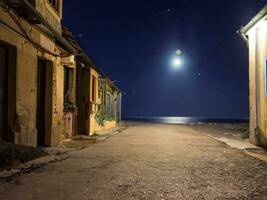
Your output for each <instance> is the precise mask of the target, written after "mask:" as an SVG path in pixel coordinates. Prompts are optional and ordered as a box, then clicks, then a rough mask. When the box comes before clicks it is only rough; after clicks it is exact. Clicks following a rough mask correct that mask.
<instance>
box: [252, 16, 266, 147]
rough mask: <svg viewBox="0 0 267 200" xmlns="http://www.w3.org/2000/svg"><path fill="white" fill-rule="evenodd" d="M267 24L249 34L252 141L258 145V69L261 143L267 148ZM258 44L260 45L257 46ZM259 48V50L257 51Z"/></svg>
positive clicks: (260, 23)
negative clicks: (266, 84)
mask: <svg viewBox="0 0 267 200" xmlns="http://www.w3.org/2000/svg"><path fill="white" fill-rule="evenodd" d="M266 42H267V24H266V22H262V21H261V22H259V23H258V24H257V25H256V26H255V27H254V28H253V29H252V30H250V32H249V79H250V80H249V82H250V141H251V142H252V143H253V144H256V137H255V132H254V130H255V128H256V80H255V79H256V75H255V74H256V73H255V71H256V69H257V70H258V92H259V100H258V103H259V129H260V130H259V131H260V135H259V142H260V145H261V146H267V97H266V95H265V78H266V77H265V63H266V58H267V45H266V44H267V43H266ZM257 43H258V45H257ZM257 48H258V49H257Z"/></svg>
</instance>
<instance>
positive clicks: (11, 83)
mask: <svg viewBox="0 0 267 200" xmlns="http://www.w3.org/2000/svg"><path fill="white" fill-rule="evenodd" d="M0 45H1V46H2V47H4V48H6V50H7V57H6V59H7V64H6V91H5V95H6V98H5V103H6V109H5V111H6V115H5V119H4V122H5V123H6V125H5V127H4V131H5V132H6V134H5V135H3V136H1V135H0V139H2V140H4V141H7V142H11V143H14V142H15V133H14V131H15V130H14V127H15V123H16V119H17V113H16V102H17V96H16V91H17V90H16V89H17V88H16V87H17V84H16V83H17V47H16V46H13V45H11V44H9V43H7V42H5V41H2V40H0Z"/></svg>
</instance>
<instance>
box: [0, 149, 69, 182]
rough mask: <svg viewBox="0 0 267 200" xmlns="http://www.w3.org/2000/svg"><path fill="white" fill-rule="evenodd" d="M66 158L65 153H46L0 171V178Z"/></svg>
mask: <svg viewBox="0 0 267 200" xmlns="http://www.w3.org/2000/svg"><path fill="white" fill-rule="evenodd" d="M67 158H68V155H67V154H62V155H48V156H44V157H41V158H38V159H36V160H32V161H30V162H27V163H24V164H21V165H19V166H17V167H15V168H13V169H11V170H5V171H1V172H0V180H3V179H7V178H11V177H13V176H16V175H19V174H25V173H29V172H30V171H32V170H34V169H38V168H40V167H42V166H44V165H46V164H48V163H52V162H59V161H62V160H65V159H67Z"/></svg>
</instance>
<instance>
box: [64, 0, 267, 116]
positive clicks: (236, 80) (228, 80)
mask: <svg viewBox="0 0 267 200" xmlns="http://www.w3.org/2000/svg"><path fill="white" fill-rule="evenodd" d="M266 3H267V2H266V0H203V1H199V0H164V1H163V0H161V1H160V0H158V1H155V0H117V1H115V0H114V1H110V0H109V1H107V0H106V1H103V0H102V1H101V0H90V1H85V0H75V1H64V11H63V12H64V13H63V24H64V25H65V26H67V27H68V28H69V29H70V30H71V31H72V32H73V33H74V35H75V36H76V39H77V40H78V41H79V42H80V43H81V46H82V47H83V48H84V50H85V51H86V52H87V53H88V55H89V57H90V58H91V59H92V61H93V62H94V63H95V65H96V66H97V67H98V68H99V69H100V70H101V71H102V72H104V73H105V74H107V75H108V76H110V77H111V79H112V80H116V81H117V83H118V86H119V87H120V88H121V89H122V90H123V92H124V93H125V95H124V97H123V108H122V109H123V116H124V117H138V116H141V117H148V116H154V117H158V116H186V117H217V118H218V117H220V118H241V117H248V113H249V99H248V95H249V94H248V90H249V85H248V55H247V51H248V49H247V48H246V45H245V43H244V41H243V40H242V39H241V38H240V37H239V36H238V35H237V33H236V30H238V29H239V28H240V27H241V25H246V24H247V22H248V21H249V20H250V19H251V18H252V17H254V16H255V15H256V14H257V12H258V11H259V10H260V9H261V8H262V7H263V6H264V5H265V4H266ZM80 34H82V37H81V35H80ZM176 49H181V50H182V52H183V54H182V59H183V64H182V66H181V68H180V69H174V68H173V66H172V63H171V60H172V57H173V56H175V51H176Z"/></svg>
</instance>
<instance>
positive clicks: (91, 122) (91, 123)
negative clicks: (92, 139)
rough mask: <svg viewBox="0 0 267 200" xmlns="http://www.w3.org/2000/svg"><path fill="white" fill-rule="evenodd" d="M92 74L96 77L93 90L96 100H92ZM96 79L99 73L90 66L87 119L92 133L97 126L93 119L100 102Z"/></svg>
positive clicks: (91, 133)
mask: <svg viewBox="0 0 267 200" xmlns="http://www.w3.org/2000/svg"><path fill="white" fill-rule="evenodd" d="M93 76H94V77H95V78H96V84H95V87H96V88H95V91H96V94H95V95H96V100H95V101H93V98H92V96H93V88H92V87H93V84H92V83H93ZM98 80H99V74H98V73H97V71H95V70H94V69H93V68H90V103H91V112H90V120H89V122H88V123H89V127H90V128H89V129H90V131H89V134H90V135H93V134H94V133H95V132H96V129H97V127H98V124H97V122H96V120H95V115H96V114H97V112H98V105H99V104H100V103H101V99H100V98H99V95H98Z"/></svg>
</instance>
